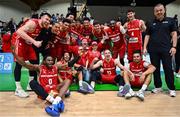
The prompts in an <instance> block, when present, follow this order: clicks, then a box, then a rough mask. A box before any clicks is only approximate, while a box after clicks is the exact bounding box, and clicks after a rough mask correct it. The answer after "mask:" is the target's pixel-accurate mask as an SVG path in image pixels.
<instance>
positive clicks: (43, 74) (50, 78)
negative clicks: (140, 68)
mask: <svg viewBox="0 0 180 117" xmlns="http://www.w3.org/2000/svg"><path fill="white" fill-rule="evenodd" d="M38 80H39V83H40V85H41V86H43V87H46V86H47V85H49V86H53V85H58V83H59V81H58V70H57V67H56V66H54V65H53V66H52V68H50V69H49V68H47V67H46V66H45V65H41V66H40V74H39V79H38Z"/></svg>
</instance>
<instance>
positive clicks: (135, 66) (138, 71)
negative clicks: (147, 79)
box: [129, 60, 149, 77]
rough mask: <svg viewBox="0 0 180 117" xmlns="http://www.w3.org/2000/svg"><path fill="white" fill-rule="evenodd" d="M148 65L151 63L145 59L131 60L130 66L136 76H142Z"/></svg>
mask: <svg viewBox="0 0 180 117" xmlns="http://www.w3.org/2000/svg"><path fill="white" fill-rule="evenodd" d="M148 65H149V63H148V62H145V61H143V60H141V61H140V63H136V62H131V63H130V65H129V67H130V71H131V72H132V73H133V74H134V75H135V76H136V77H140V76H141V75H142V73H143V72H144V71H145V70H146V68H147V66H148Z"/></svg>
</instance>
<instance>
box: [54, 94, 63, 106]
mask: <svg viewBox="0 0 180 117" xmlns="http://www.w3.org/2000/svg"><path fill="white" fill-rule="evenodd" d="M61 100H62V99H61V97H59V96H57V97H56V98H55V99H54V101H53V104H58V103H59V102H60V101H61Z"/></svg>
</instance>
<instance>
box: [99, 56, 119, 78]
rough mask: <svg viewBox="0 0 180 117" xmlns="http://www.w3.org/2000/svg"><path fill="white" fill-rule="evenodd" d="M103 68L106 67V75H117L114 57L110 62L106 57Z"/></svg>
mask: <svg viewBox="0 0 180 117" xmlns="http://www.w3.org/2000/svg"><path fill="white" fill-rule="evenodd" d="M102 68H103V69H104V72H103V74H104V75H116V66H115V64H114V59H113V58H111V60H110V61H109V62H107V61H106V60H105V59H104V60H103V66H102Z"/></svg>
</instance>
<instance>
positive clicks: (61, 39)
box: [55, 31, 70, 44]
mask: <svg viewBox="0 0 180 117" xmlns="http://www.w3.org/2000/svg"><path fill="white" fill-rule="evenodd" d="M68 33H69V32H68V31H65V32H62V31H61V32H59V33H58V35H57V36H56V37H55V38H56V39H57V44H69V43H70V36H69V34H68Z"/></svg>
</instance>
